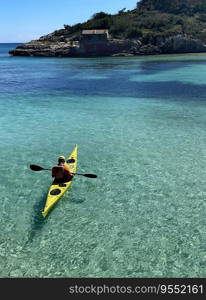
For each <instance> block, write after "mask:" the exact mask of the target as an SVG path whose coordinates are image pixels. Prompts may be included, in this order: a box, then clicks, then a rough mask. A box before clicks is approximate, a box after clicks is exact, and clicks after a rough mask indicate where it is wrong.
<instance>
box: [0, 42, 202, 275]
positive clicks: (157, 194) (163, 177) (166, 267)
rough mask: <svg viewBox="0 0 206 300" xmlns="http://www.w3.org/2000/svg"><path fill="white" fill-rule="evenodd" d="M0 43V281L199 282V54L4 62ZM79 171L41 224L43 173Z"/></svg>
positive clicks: (45, 184) (7, 58)
mask: <svg viewBox="0 0 206 300" xmlns="http://www.w3.org/2000/svg"><path fill="white" fill-rule="evenodd" d="M13 47H14V45H9V44H7V45H6V44H1V45H0V112H1V114H0V129H1V131H0V137H1V143H0V165H1V172H0V182H1V185H0V186H1V210H0V220H1V231H0V266H1V268H0V277H205V276H206V229H205V228H206V218H205V216H206V185H205V180H206V168H205V166H206V147H205V146H206V133H205V129H206V76H205V75H206V54H201V55H171V56H167V55H164V56H149V57H135V58H80V59H76V58H32V57H30V58H28V57H10V56H8V54H7V51H8V50H9V49H11V48H13ZM75 143H77V144H78V145H79V164H78V172H79V173H94V174H97V175H98V178H97V179H89V178H85V177H81V176H79V177H78V176H77V177H76V178H75V180H74V182H73V186H72V188H71V190H69V191H68V192H67V193H66V194H65V195H64V197H63V198H62V199H61V200H60V201H59V203H58V204H57V205H56V207H55V209H54V210H53V211H52V212H51V213H50V214H49V215H48V218H46V219H42V218H41V210H42V208H43V206H44V203H45V198H46V194H47V190H48V187H49V185H50V183H51V182H52V178H51V176H50V173H49V172H48V171H43V172H32V171H31V170H30V169H29V168H28V166H29V164H38V165H41V166H43V167H46V168H49V167H51V166H53V165H54V164H55V163H56V158H57V156H59V155H67V154H69V153H70V152H71V150H72V148H73V146H74V144H75Z"/></svg>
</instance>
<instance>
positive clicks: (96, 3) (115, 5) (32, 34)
mask: <svg viewBox="0 0 206 300" xmlns="http://www.w3.org/2000/svg"><path fill="white" fill-rule="evenodd" d="M136 3H137V0H109V1H108V0H0V9H1V10H0V43H12V42H14V43H15V42H27V41H30V40H32V39H37V38H39V37H40V36H42V35H45V34H48V33H51V32H53V31H54V30H56V29H60V28H63V24H69V25H73V24H76V23H79V22H83V21H86V20H88V19H89V18H90V17H91V16H92V15H93V14H94V13H96V12H99V11H104V12H108V13H116V12H118V10H120V9H123V8H126V9H133V8H135V6H136Z"/></svg>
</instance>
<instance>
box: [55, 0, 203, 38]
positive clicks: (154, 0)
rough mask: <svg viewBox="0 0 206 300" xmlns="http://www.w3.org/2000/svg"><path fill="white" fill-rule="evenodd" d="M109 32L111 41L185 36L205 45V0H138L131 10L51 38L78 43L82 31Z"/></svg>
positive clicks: (100, 14) (67, 27)
mask: <svg viewBox="0 0 206 300" xmlns="http://www.w3.org/2000/svg"><path fill="white" fill-rule="evenodd" d="M93 28H95V29H109V33H110V35H111V37H112V38H117V39H119V38H121V39H125V38H129V39H132V38H140V39H142V41H143V42H144V43H148V42H153V41H154V40H156V39H157V38H158V37H163V38H166V37H169V36H171V35H177V34H187V35H190V36H191V37H195V38H199V39H201V40H202V41H204V42H206V1H205V0H173V1H171V0H141V1H140V2H138V3H137V7H136V8H134V9H133V10H126V9H122V10H120V11H119V12H118V13H117V14H114V15H111V14H107V13H105V12H98V13H96V14H94V15H93V16H92V17H91V18H90V19H89V20H87V21H86V22H83V23H78V24H75V25H73V26H70V25H66V24H65V25H64V28H63V29H60V30H56V31H55V32H54V33H53V34H54V35H55V36H62V35H63V36H64V37H65V38H68V39H71V40H79V39H80V36H81V31H82V30H83V29H93Z"/></svg>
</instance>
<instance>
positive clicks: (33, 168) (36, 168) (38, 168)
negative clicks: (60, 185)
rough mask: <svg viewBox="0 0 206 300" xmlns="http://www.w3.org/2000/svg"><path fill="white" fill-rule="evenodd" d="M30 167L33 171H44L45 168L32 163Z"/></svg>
mask: <svg viewBox="0 0 206 300" xmlns="http://www.w3.org/2000/svg"><path fill="white" fill-rule="evenodd" d="M30 169H31V170H32V171H42V170H44V168H42V167H40V166H36V165H30Z"/></svg>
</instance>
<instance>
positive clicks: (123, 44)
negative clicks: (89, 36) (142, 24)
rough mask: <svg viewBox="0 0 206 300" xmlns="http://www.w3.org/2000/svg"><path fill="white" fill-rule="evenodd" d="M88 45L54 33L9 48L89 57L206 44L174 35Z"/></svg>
mask: <svg viewBox="0 0 206 300" xmlns="http://www.w3.org/2000/svg"><path fill="white" fill-rule="evenodd" d="M92 45H93V47H90V48H91V49H90V48H89V47H85V44H84V43H82V42H81V40H80V41H67V40H65V38H64V36H60V37H58V38H55V39H53V37H52V35H50V36H45V37H41V38H40V39H39V40H33V41H31V42H29V43H25V44H22V45H20V46H18V47H17V48H16V49H13V50H11V51H9V54H11V55H13V56H43V57H90V56H135V55H155V54H175V53H199V52H206V45H205V44H204V43H203V42H202V41H200V40H199V39H195V38H192V37H190V36H187V35H175V36H170V37H168V38H162V39H157V40H156V41H154V42H153V43H150V44H143V43H142V42H141V40H138V39H124V40H123V39H108V40H107V41H105V42H103V43H101V44H98V43H97V44H95V43H93V44H92Z"/></svg>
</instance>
